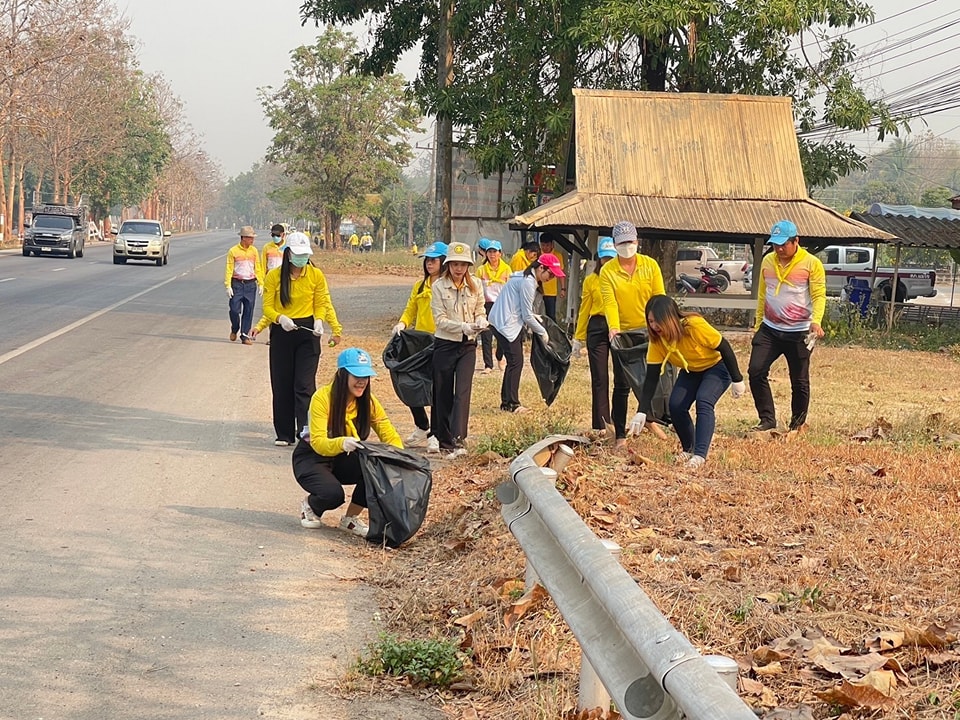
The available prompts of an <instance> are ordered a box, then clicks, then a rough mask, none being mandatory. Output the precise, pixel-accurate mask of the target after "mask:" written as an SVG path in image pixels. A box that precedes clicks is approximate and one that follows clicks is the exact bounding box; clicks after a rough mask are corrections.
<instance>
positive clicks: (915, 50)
mask: <svg viewBox="0 0 960 720" xmlns="http://www.w3.org/2000/svg"><path fill="white" fill-rule="evenodd" d="M117 4H118V6H119V7H120V9H121V11H123V12H125V14H126V16H127V17H128V18H129V19H130V21H131V32H132V34H133V35H134V36H135V37H136V38H137V39H138V40H139V43H140V50H139V57H140V63H141V66H142V68H143V69H144V70H145V71H147V72H156V71H159V72H161V73H162V74H163V75H164V76H165V77H166V79H167V81H168V82H169V83H170V86H171V87H172V89H173V91H174V92H175V93H176V94H177V95H178V96H179V97H180V98H181V99H182V100H183V102H184V105H185V113H186V116H187V119H188V121H189V122H190V123H191V124H192V125H193V127H194V129H196V130H197V132H198V133H199V134H200V135H202V136H203V138H204V142H205V146H206V149H207V152H208V153H209V154H210V156H211V157H213V158H214V159H216V160H218V161H219V162H220V164H221V166H222V167H223V170H224V172H225V173H226V175H227V176H229V177H232V176H235V175H237V174H239V173H241V172H245V171H246V170H249V169H250V167H251V166H252V165H253V163H255V162H257V161H258V160H260V159H261V158H262V157H263V155H264V153H265V151H266V148H267V146H268V144H269V142H270V138H271V137H272V133H271V131H270V129H269V127H268V126H267V123H266V119H265V118H264V115H263V111H262V109H261V107H260V103H259V102H258V100H257V88H259V87H263V86H267V85H270V86H273V87H274V88H276V87H279V86H280V85H281V84H282V83H283V81H284V72H285V71H286V70H287V68H288V67H289V64H290V63H289V61H290V51H291V50H292V49H293V48H295V47H298V46H300V45H303V44H307V43H312V42H313V41H314V40H315V38H316V36H317V29H316V28H314V27H312V26H309V27H301V25H300V18H299V15H298V12H299V6H300V2H299V0H281V1H280V2H277V0H274V1H273V2H269V1H268V0H159V1H158V0H117ZM872 5H873V8H874V10H875V11H876V16H877V22H876V24H875V25H873V26H871V27H869V28H864V29H857V30H855V31H854V32H852V33H851V34H850V35H849V39H850V40H851V41H852V42H854V43H855V44H856V45H857V46H858V48H860V50H861V52H867V51H870V50H877V49H879V48H882V47H887V48H889V49H888V50H885V51H884V52H883V57H882V58H878V57H873V59H871V60H868V61H867V62H869V63H876V64H871V65H870V66H869V67H865V68H864V69H863V73H862V74H863V75H864V76H865V77H869V78H871V80H870V82H871V83H872V84H873V86H874V87H876V88H878V89H880V90H882V92H884V93H892V92H895V91H896V90H899V89H901V88H903V87H905V86H908V85H911V84H913V83H916V82H917V81H918V80H921V79H925V78H928V77H931V76H933V75H935V74H936V73H939V72H944V71H947V70H951V69H953V75H954V76H955V77H960V67H958V64H960V53H958V52H957V49H958V45H960V42H958V39H957V38H958V37H960V8H958V7H957V3H956V0H919V1H917V0H914V1H913V2H907V3H904V2H902V1H898V0H873V2H872ZM950 23H953V26H952V27H947V28H944V29H942V30H939V31H938V30H937V28H938V27H939V26H941V25H947V24H950ZM911 37H915V39H913V40H912V41H911V42H909V43H907V44H905V45H904V46H902V47H895V46H894V43H897V42H898V41H903V40H906V39H909V38H911ZM416 66H417V60H416V59H415V58H410V59H407V61H405V62H404V63H403V64H402V65H401V67H400V70H401V71H404V72H406V73H414V72H415V71H416ZM927 121H928V123H929V127H930V129H931V130H932V131H933V132H934V133H937V134H943V135H944V137H949V138H951V139H954V140H958V141H960V110H957V109H954V110H949V111H945V112H942V113H938V114H936V115H932V116H929V117H927ZM924 129H925V126H924V124H923V123H922V122H919V121H917V122H915V123H914V124H913V130H914V131H915V132H919V131H922V130H924ZM846 139H849V140H855V141H856V142H857V145H858V147H859V148H860V149H861V151H864V152H869V151H871V150H874V151H878V150H880V149H882V145H878V144H876V143H875V142H873V141H872V139H871V137H870V136H862V137H857V138H853V137H848V138H846Z"/></svg>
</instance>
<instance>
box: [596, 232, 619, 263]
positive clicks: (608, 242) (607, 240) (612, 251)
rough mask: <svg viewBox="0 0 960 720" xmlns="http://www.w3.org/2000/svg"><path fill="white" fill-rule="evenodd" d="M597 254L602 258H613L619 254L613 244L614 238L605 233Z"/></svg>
mask: <svg viewBox="0 0 960 720" xmlns="http://www.w3.org/2000/svg"><path fill="white" fill-rule="evenodd" d="M597 255H599V256H600V257H602V258H612V257H616V256H617V249H616V248H615V247H614V246H613V238H612V237H610V236H609V235H605V236H604V237H602V238H600V244H599V245H598V246H597Z"/></svg>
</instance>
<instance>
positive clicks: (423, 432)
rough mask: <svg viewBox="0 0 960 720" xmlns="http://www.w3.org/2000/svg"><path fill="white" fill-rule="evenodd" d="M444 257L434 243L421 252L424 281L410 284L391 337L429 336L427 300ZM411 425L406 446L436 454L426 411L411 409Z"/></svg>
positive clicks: (443, 246)
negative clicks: (405, 333)
mask: <svg viewBox="0 0 960 720" xmlns="http://www.w3.org/2000/svg"><path fill="white" fill-rule="evenodd" d="M446 257H447V244H446V243H443V242H435V243H431V244H430V245H427V248H426V250H424V251H423V279H422V280H418V281H417V282H415V283H414V284H413V289H412V290H411V291H410V299H409V300H407V306H406V307H405V308H404V310H403V314H402V315H401V316H400V320H399V322H397V324H396V325H394V326H393V334H394V335H396V334H397V333H399V332H401V331H403V330H406V329H408V328H412V329H414V330H419V331H420V332H427V333H430V334H431V335H432V334H433V332H434V330H436V326H435V325H434V323H433V310H432V309H431V308H430V300H431V299H432V297H433V283H434V282H436V280H437V278H439V277H440V270H441V268H443V263H444V261H445V260H446ZM410 412H411V413H412V414H413V422H414V424H415V425H416V426H417V429H416V430H414V431H413V432H412V433H411V434H410V436H409V437H408V438H407V439H406V440H404V444H405V445H406V446H407V447H416V446H420V445H423V444H424V443H426V444H427V449H428V450H433V451H439V449H440V446H439V445H438V444H437V440H436V438H435V437H433V436H432V435H431V434H430V419H429V418H428V417H427V410H426V408H422V407H412V408H410Z"/></svg>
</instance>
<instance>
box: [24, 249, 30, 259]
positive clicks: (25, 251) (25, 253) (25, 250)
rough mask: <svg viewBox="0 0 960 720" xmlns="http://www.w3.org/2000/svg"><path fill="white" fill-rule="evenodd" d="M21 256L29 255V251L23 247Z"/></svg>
mask: <svg viewBox="0 0 960 720" xmlns="http://www.w3.org/2000/svg"><path fill="white" fill-rule="evenodd" d="M23 256H24V257H30V251H29V250H27V249H26V248H23Z"/></svg>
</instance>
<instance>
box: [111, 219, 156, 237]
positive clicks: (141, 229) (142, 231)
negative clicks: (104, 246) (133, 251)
mask: <svg viewBox="0 0 960 720" xmlns="http://www.w3.org/2000/svg"><path fill="white" fill-rule="evenodd" d="M120 232H121V233H136V234H137V235H159V234H160V226H159V225H157V224H156V223H139V222H125V223H124V224H123V227H121V228H120Z"/></svg>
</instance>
